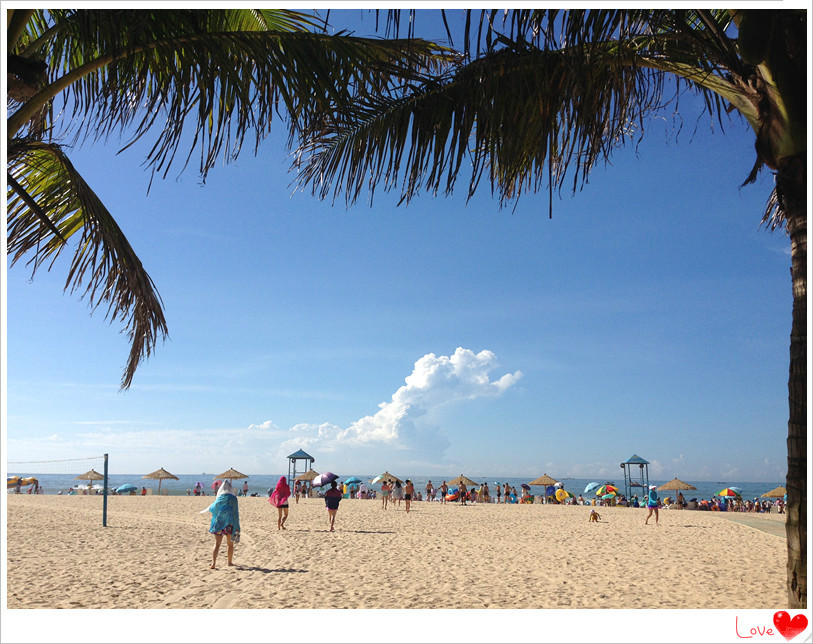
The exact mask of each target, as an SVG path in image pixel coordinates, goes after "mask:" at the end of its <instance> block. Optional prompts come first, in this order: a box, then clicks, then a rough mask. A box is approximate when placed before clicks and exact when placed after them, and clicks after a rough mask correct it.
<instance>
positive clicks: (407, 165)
mask: <svg viewBox="0 0 813 644" xmlns="http://www.w3.org/2000/svg"><path fill="white" fill-rule="evenodd" d="M574 56H575V52H574V51H573V50H559V51H544V50H540V49H536V48H525V49H519V48H515V49H507V48H505V49H501V50H498V51H494V52H492V53H490V54H486V55H485V56H483V57H482V58H480V59H478V60H475V61H473V62H472V63H470V64H468V65H466V66H464V67H462V68H461V69H460V70H458V71H457V72H456V73H455V74H454V75H449V76H447V77H445V78H444V79H442V80H441V81H439V82H434V83H426V84H424V85H423V86H421V87H420V88H416V89H414V91H412V92H411V93H409V94H407V95H406V96H401V97H395V98H389V97H386V98H382V97H376V99H375V100H370V101H368V102H367V103H365V104H364V105H360V106H358V111H357V113H356V115H355V116H354V118H353V119H352V120H351V121H348V122H337V123H331V124H330V127H329V128H327V129H326V130H325V131H324V133H322V134H321V135H315V136H314V137H313V139H312V140H311V142H310V144H309V145H308V146H303V147H302V148H301V149H300V154H299V155H298V158H297V163H298V164H299V166H298V167H299V169H300V172H301V178H302V179H301V181H302V183H308V184H310V185H311V189H312V191H313V192H314V194H316V195H318V196H320V197H321V198H325V197H327V196H328V195H329V194H330V192H331V190H332V192H333V197H334V198H335V197H336V196H337V195H338V194H340V193H341V192H345V193H346V194H347V196H348V200H349V201H354V200H355V199H357V198H358V196H359V195H360V193H361V191H362V189H363V188H364V187H365V186H366V187H369V189H370V191H371V192H372V190H373V189H374V186H375V184H376V183H377V182H379V181H380V182H381V183H382V184H383V186H384V188H385V189H387V190H389V189H392V188H393V187H394V186H395V185H396V183H397V180H398V179H397V178H398V177H399V176H403V183H402V184H401V186H400V190H401V196H402V198H403V199H404V200H406V201H409V200H410V199H411V198H412V197H413V196H414V195H415V194H417V193H418V192H419V191H420V190H421V189H426V190H428V191H431V192H437V191H439V190H445V191H446V192H449V191H451V190H452V189H453V187H454V184H455V180H456V177H457V175H458V173H459V171H460V170H461V169H462V168H464V167H470V168H471V170H470V172H471V176H470V179H469V194H471V193H473V191H474V190H475V188H476V186H477V185H478V182H479V181H480V180H481V177H482V176H483V174H484V173H485V172H487V176H488V178H489V180H490V182H491V186H492V190H494V191H497V192H499V194H500V196H501V197H502V198H503V199H513V198H515V197H517V196H519V195H520V194H521V193H522V191H523V190H524V189H528V188H530V189H534V190H536V189H538V188H540V186H541V184H542V183H543V182H544V181H547V180H550V179H552V183H553V184H554V185H555V186H558V187H561V186H562V184H563V181H564V179H565V176H566V174H567V171H568V168H569V167H570V165H571V164H574V168H575V173H574V178H573V181H574V183H573V188H574V189H576V187H577V185H579V183H581V182H583V181H584V180H585V179H586V177H587V174H588V173H589V171H590V169H591V168H592V167H593V165H594V164H595V163H596V162H597V161H598V160H599V159H602V158H607V157H609V155H610V153H611V151H612V149H613V148H614V147H616V146H617V145H620V144H623V143H624V142H625V141H626V140H628V139H629V137H630V136H633V135H634V133H635V132H636V131H637V132H640V130H641V129H642V124H641V121H642V119H643V118H644V117H645V116H646V115H647V114H648V113H650V112H651V111H653V110H655V109H657V108H659V107H661V104H662V100H663V84H662V79H661V78H660V77H658V76H653V75H652V74H650V73H645V72H648V71H649V70H644V69H642V68H639V67H636V66H634V65H630V64H629V52H628V51H624V50H622V49H620V48H618V47H617V46H615V45H613V47H612V48H609V47H606V48H605V49H604V51H603V53H602V55H601V56H599V55H598V51H597V52H596V55H595V56H594V57H593V65H592V66H591V67H587V66H583V65H580V71H579V73H573V68H574V65H575V64H576V63H575V61H574V60H573V58H574ZM405 149H408V151H407V152H405ZM546 170H547V171H546Z"/></svg>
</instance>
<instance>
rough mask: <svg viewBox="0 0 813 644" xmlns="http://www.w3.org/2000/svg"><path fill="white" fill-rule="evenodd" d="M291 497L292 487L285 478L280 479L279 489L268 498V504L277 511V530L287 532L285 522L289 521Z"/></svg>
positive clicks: (275, 489)
mask: <svg viewBox="0 0 813 644" xmlns="http://www.w3.org/2000/svg"><path fill="white" fill-rule="evenodd" d="M290 496H291V487H290V486H289V485H288V480H287V479H286V478H285V477H284V476H280V477H279V481H277V487H275V488H274V491H273V492H272V493H271V496H269V497H268V502H269V503H270V504H271V505H273V506H274V507H275V508H276V509H277V530H285V522H286V521H287V520H288V499H289V498H290Z"/></svg>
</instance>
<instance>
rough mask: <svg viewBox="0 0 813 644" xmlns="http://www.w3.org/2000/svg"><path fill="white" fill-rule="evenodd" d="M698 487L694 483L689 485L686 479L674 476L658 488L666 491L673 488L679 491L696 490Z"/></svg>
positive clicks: (660, 490) (659, 490)
mask: <svg viewBox="0 0 813 644" xmlns="http://www.w3.org/2000/svg"><path fill="white" fill-rule="evenodd" d="M696 489H697V488H696V487H695V486H694V485H689V484H688V483H686V482H685V481H681V480H680V479H678V478H674V479H672V480H671V481H669V482H668V483H664V484H663V485H661V486H660V487H659V488H658V492H666V491H667V490H671V491H674V492H678V491H680V490H696Z"/></svg>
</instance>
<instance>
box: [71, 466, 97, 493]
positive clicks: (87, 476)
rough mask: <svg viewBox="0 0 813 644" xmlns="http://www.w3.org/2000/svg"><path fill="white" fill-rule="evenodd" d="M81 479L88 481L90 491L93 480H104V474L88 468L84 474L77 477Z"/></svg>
mask: <svg viewBox="0 0 813 644" xmlns="http://www.w3.org/2000/svg"><path fill="white" fill-rule="evenodd" d="M76 480H79V481H88V491H90V490H91V489H92V488H93V481H103V480H104V474H99V473H98V472H97V471H96V470H88V471H87V472H85V473H84V474H81V475H80V476H77V477H76Z"/></svg>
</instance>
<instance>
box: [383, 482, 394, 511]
mask: <svg viewBox="0 0 813 644" xmlns="http://www.w3.org/2000/svg"><path fill="white" fill-rule="evenodd" d="M391 490H392V485H390V482H389V481H384V482H383V483H381V505H382V507H383V508H384V509H385V510H386V509H387V503H388V502H389V498H390V491H391Z"/></svg>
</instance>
